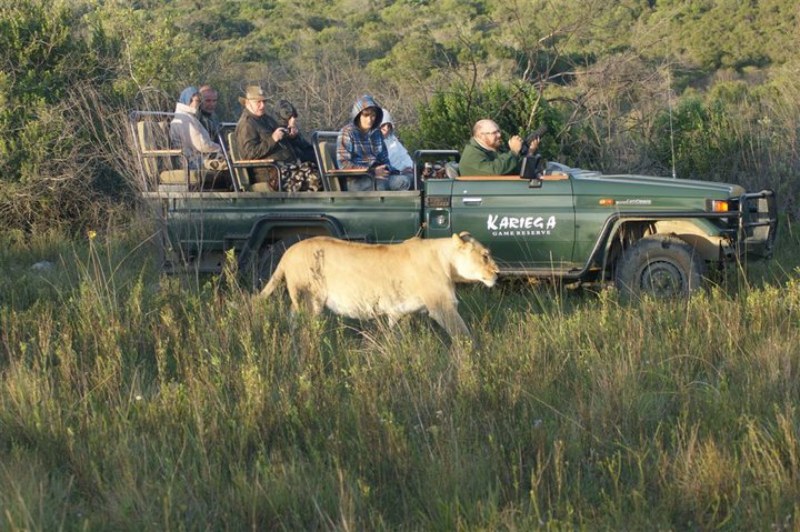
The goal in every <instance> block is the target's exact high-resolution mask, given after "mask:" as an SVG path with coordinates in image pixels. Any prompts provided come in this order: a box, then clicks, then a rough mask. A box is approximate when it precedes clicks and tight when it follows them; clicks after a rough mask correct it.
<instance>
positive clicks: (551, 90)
mask: <svg viewBox="0 0 800 532" xmlns="http://www.w3.org/2000/svg"><path fill="white" fill-rule="evenodd" d="M0 68H1V69H2V70H0V104H2V106H1V107H0V187H2V190H0V198H2V199H0V220H1V221H2V223H3V224H4V225H5V226H6V227H12V228H16V229H20V230H23V231H28V232H30V231H34V230H36V229H38V228H42V227H49V226H53V225H54V224H57V225H65V226H67V227H72V228H76V229H79V228H81V227H84V226H86V225H90V224H91V225H94V226H98V224H99V222H100V221H101V220H109V219H116V218H117V217H116V215H115V213H118V212H119V209H118V206H119V205H120V200H122V201H123V204H125V202H129V201H130V194H129V192H130V190H128V188H129V184H130V183H131V182H132V180H131V176H130V171H131V170H130V168H131V166H132V165H130V164H129V163H130V160H129V159H128V158H129V156H130V155H129V153H127V152H128V150H127V148H126V141H127V137H126V135H127V132H126V130H125V127H124V124H125V114H126V113H127V111H129V110H130V109H132V108H142V107H150V108H158V109H163V110H172V108H173V106H174V100H175V99H176V96H177V94H178V93H179V92H180V90H181V89H182V88H184V87H185V86H187V85H190V84H193V85H198V84H201V83H206V82H208V83H211V84H213V85H215V86H217V87H218V88H219V89H220V91H221V95H222V101H221V104H220V109H219V111H220V115H221V117H222V118H223V119H225V120H231V121H233V120H235V119H236V118H237V116H238V114H239V112H240V109H239V106H238V103H237V100H236V99H237V96H239V95H240V94H241V92H242V87H243V86H245V85H247V84H249V83H258V84H261V85H262V86H264V87H265V88H266V89H267V91H268V93H269V94H272V95H274V99H275V100H277V99H279V98H282V97H286V98H289V99H291V100H292V101H293V102H294V103H295V104H296V106H297V107H298V108H299V109H300V110H301V113H302V115H301V118H302V119H303V122H304V124H305V129H306V130H308V131H310V130H312V129H331V128H339V127H340V126H341V125H342V124H343V123H344V122H345V120H346V119H347V116H348V114H349V109H350V106H351V103H352V102H353V101H354V99H355V98H356V97H357V96H358V95H359V94H361V93H364V92H370V93H372V94H374V95H375V96H376V97H377V98H378V99H379V101H381V102H382V103H383V104H384V105H385V106H386V107H388V108H389V109H390V110H391V111H392V113H393V115H394V116H395V118H396V119H397V122H398V125H399V131H400V134H401V137H402V138H403V139H404V140H405V143H406V144H407V146H408V147H409V148H410V149H412V150H413V149H415V148H418V147H422V146H426V147H438V148H460V147H461V146H462V145H463V143H464V142H465V140H466V139H467V138H468V135H469V128H470V126H471V124H472V123H473V122H474V121H475V120H476V119H477V118H481V117H487V116H488V117H492V118H495V119H496V120H497V121H498V122H499V123H500V124H501V126H502V127H503V128H504V130H505V131H506V132H507V134H513V133H519V132H525V131H527V130H530V129H532V128H533V127H536V126H538V125H540V124H541V123H547V124H548V125H549V126H550V133H549V135H548V138H547V139H546V142H545V144H544V146H543V148H542V150H543V152H544V154H545V155H546V156H547V157H549V158H552V159H558V160H560V161H562V162H565V163H567V164H570V165H574V166H582V167H593V168H599V169H602V170H604V171H609V172H611V171H624V172H647V173H653V174H659V175H670V174H671V173H672V171H673V165H674V171H675V172H676V173H677V175H678V176H680V177H691V178H700V179H711V180H725V181H739V182H742V183H743V184H745V185H747V186H749V187H772V188H775V189H776V190H777V191H778V192H779V198H780V201H781V205H782V207H783V209H784V211H785V212H787V213H788V214H789V215H790V216H793V217H796V215H797V214H798V207H797V202H796V199H795V198H796V197H797V192H798V173H799V172H800V162H799V160H800V156H799V155H798V154H800V149H799V147H798V128H799V126H798V124H800V75H798V73H800V6H799V5H798V4H797V2H794V1H791V0H767V1H760V2H739V1H737V0H716V1H712V0H703V1H696V2H685V1H678V0H664V1H654V0H621V1H615V2H610V3H609V2H602V1H599V0H588V1H584V0H580V1H579V0H557V1H555V0H511V1H506V0H503V1H500V0H442V1H437V2H434V1H427V0H400V1H387V0H334V1H330V2H322V1H318V0H295V1H292V2H288V1H279V0H276V1H269V0H262V1H257V2H225V1H222V0H209V1H206V2H194V1H189V0H172V1H166V2H165V1H161V0H159V1H155V0H135V1H127V2H123V1H113V0H112V1H99V0H75V1H71V2H64V1H57V2H55V3H51V2H45V1H44V0H31V1H28V2H16V1H15V0H0ZM123 212H124V211H123ZM119 216H121V217H124V214H122V213H120V214H119Z"/></svg>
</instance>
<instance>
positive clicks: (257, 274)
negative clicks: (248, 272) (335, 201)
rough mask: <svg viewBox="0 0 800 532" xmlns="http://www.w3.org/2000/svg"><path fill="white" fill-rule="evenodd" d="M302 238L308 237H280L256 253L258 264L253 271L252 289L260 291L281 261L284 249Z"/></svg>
mask: <svg viewBox="0 0 800 532" xmlns="http://www.w3.org/2000/svg"><path fill="white" fill-rule="evenodd" d="M304 238H308V237H307V236H305V235H293V236H289V237H286V238H282V239H281V240H278V241H277V242H275V243H274V244H272V245H271V246H269V247H267V248H264V249H263V250H262V251H261V252H260V253H259V254H258V264H257V265H256V268H254V271H253V290H254V291H256V292H260V291H261V289H262V288H264V285H265V284H267V281H269V278H270V277H272V274H273V272H274V271H275V268H277V267H278V263H279V262H280V261H281V257H283V254H284V253H286V250H287V249H289V248H290V247H291V246H293V245H294V244H296V243H298V242H300V241H301V240H303V239H304Z"/></svg>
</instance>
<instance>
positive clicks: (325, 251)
mask: <svg viewBox="0 0 800 532" xmlns="http://www.w3.org/2000/svg"><path fill="white" fill-rule="evenodd" d="M497 271H498V269H497V264H495V262H494V260H492V257H491V256H490V255H489V250H487V249H486V248H485V247H483V246H482V245H481V243H480V242H478V241H477V240H475V239H474V238H473V237H472V236H471V235H470V234H469V233H467V232H462V233H460V234H458V235H453V236H452V238H436V239H429V240H423V239H420V238H411V239H409V240H406V241H405V242H402V243H400V244H391V245H385V244H377V245H376V244H362V243H357V242H348V241H345V240H337V239H335V238H330V237H324V236H320V237H314V238H309V239H307V240H301V241H300V242H298V243H297V244H295V245H293V246H292V247H290V248H289V249H287V250H286V253H285V254H284V255H283V257H282V258H281V260H280V262H279V263H278V267H277V268H276V270H275V273H274V274H273V275H272V277H271V278H270V280H269V282H268V283H267V285H266V286H265V287H264V290H263V291H262V292H261V294H260V296H259V297H268V296H269V295H270V294H272V292H273V291H274V290H275V289H276V288H277V287H278V286H279V285H280V283H281V281H282V280H284V279H285V280H286V287H287V289H288V291H289V297H290V298H291V300H292V311H293V312H296V311H297V310H299V309H300V308H301V306H302V307H303V308H306V309H308V310H309V311H311V313H313V314H314V315H316V314H319V313H320V312H322V309H323V308H324V307H328V308H329V309H331V310H332V311H333V312H336V313H337V314H342V315H344V316H347V317H350V318H356V319H370V318H375V317H376V316H386V317H387V318H388V320H389V325H390V326H391V325H393V324H394V323H395V322H396V321H397V320H398V319H399V318H400V317H402V316H404V315H405V314H409V313H412V312H417V311H419V310H426V311H427V312H428V314H430V316H431V317H432V318H433V319H434V320H436V322H437V323H438V324H439V325H441V326H442V328H444V330H445V331H447V333H448V334H449V335H450V336H451V337H452V336H456V335H465V336H469V330H468V329H467V326H466V324H465V323H464V320H463V319H461V316H460V315H459V314H458V310H457V309H456V306H457V305H458V300H457V299H456V290H455V283H457V282H476V281H480V282H482V283H483V284H485V285H486V286H489V287H491V286H494V283H495V281H497Z"/></svg>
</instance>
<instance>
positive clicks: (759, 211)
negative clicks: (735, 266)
mask: <svg viewBox="0 0 800 532" xmlns="http://www.w3.org/2000/svg"><path fill="white" fill-rule="evenodd" d="M738 203H739V217H738V227H737V237H736V243H737V248H738V249H737V252H738V254H739V256H740V257H741V256H747V257H750V258H769V257H771V256H772V253H773V251H774V249H775V237H776V234H777V229H778V212H777V207H776V202H775V193H774V192H773V191H772V190H762V191H761V192H751V193H747V194H742V195H741V196H739V202H738Z"/></svg>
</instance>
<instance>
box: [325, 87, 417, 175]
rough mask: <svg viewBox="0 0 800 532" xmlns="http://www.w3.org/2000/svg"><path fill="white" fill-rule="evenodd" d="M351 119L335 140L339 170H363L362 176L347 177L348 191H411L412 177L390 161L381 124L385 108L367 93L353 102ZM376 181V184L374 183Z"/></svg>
mask: <svg viewBox="0 0 800 532" xmlns="http://www.w3.org/2000/svg"><path fill="white" fill-rule="evenodd" d="M350 116H351V122H350V123H348V124H347V125H345V126H344V127H343V128H342V130H341V131H340V132H339V137H338V138H337V140H336V162H337V164H338V165H339V168H340V169H343V170H351V169H360V170H364V173H365V174H368V175H363V176H361V177H351V178H348V179H347V190H353V191H359V190H373V186H374V189H375V190H408V189H409V188H411V178H410V176H409V175H407V174H401V173H399V172H398V170H397V169H396V168H393V167H392V165H391V163H390V162H389V152H388V150H387V149H386V143H384V141H383V135H382V134H381V130H380V127H378V126H379V125H380V123H381V121H382V119H383V111H382V110H381V106H380V105H378V104H377V103H376V102H375V100H374V99H373V98H372V96H370V95H368V94H365V95H364V96H361V97H360V98H359V99H358V100H356V102H355V104H353V110H352V112H351V113H350ZM373 183H374V184H373Z"/></svg>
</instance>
